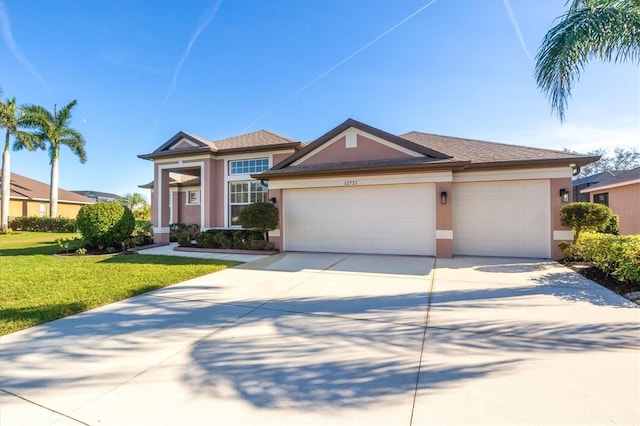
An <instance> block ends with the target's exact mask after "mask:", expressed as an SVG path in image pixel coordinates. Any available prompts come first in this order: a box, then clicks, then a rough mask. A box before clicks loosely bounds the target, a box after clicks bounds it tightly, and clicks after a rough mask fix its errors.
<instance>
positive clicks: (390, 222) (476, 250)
mask: <svg viewBox="0 0 640 426" xmlns="http://www.w3.org/2000/svg"><path fill="white" fill-rule="evenodd" d="M283 199H284V200H283V201H284V203H283V205H284V211H283V216H284V226H283V232H284V238H285V240H284V249H285V250H287V251H313V252H340V253H381V254H413V255H427V256H433V255H435V251H436V250H435V242H436V239H435V230H436V218H435V209H436V205H435V203H436V200H439V196H438V197H436V191H435V184H412V185H372V186H356V187H332V188H304V189H286V190H284V193H283ZM438 202H439V201H438ZM448 202H450V203H451V205H452V211H453V236H454V239H453V253H454V254H458V255H480V256H515V257H538V258H542V257H549V248H550V243H549V238H550V231H549V202H550V201H549V182H548V181H546V180H539V181H536V180H526V181H508V182H473V183H454V184H453V189H452V194H451V195H450V198H449V201H448Z"/></svg>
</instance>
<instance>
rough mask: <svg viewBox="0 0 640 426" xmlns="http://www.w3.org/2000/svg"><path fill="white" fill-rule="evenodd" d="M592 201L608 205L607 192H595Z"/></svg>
mask: <svg viewBox="0 0 640 426" xmlns="http://www.w3.org/2000/svg"><path fill="white" fill-rule="evenodd" d="M593 202H594V203H598V204H604V205H605V206H608V205H609V193H608V192H605V193H604V194H595V195H594V196H593Z"/></svg>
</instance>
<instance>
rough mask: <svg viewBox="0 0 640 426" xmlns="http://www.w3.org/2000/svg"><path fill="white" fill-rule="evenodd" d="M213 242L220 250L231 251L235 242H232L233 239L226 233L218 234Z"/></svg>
mask: <svg viewBox="0 0 640 426" xmlns="http://www.w3.org/2000/svg"><path fill="white" fill-rule="evenodd" d="M213 240H214V241H215V242H216V244H217V245H218V247H220V248H223V249H230V248H231V247H233V241H232V240H231V238H229V236H228V235H227V232H226V231H221V232H218V233H216V234H215V235H214V236H213Z"/></svg>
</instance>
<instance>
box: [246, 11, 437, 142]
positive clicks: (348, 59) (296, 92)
mask: <svg viewBox="0 0 640 426" xmlns="http://www.w3.org/2000/svg"><path fill="white" fill-rule="evenodd" d="M436 1H437V0H431V1H430V2H428V3H427V4H425V5H424V6H422V7H421V8H419V9H418V10H416V11H415V12H413V13H412V14H410V15H409V16H407V17H406V18H404V19H402V20H401V21H400V22H398V23H397V24H395V25H394V26H392V27H391V28H389V29H388V30H386V31H385V32H383V33H382V34H380V35H379V36H377V37H376V38H374V39H373V40H371V41H369V42H368V43H366V44H365V45H363V46H362V47H361V48H359V49H358V50H356V51H355V52H353V53H351V54H350V55H348V56H347V57H346V58H344V59H342V60H341V61H340V62H338V63H337V64H335V65H333V66H332V67H330V68H329V69H327V70H326V71H324V72H323V73H321V74H320V75H318V76H317V77H315V78H314V79H312V80H311V81H309V82H308V83H306V84H305V85H303V86H302V87H300V88H299V89H297V90H295V91H294V92H292V93H291V94H290V95H289V96H287V97H286V98H284V99H282V100H281V101H280V102H278V103H277V104H276V106H279V105H282V104H284V103H285V102H288V101H290V100H291V99H293V98H294V97H296V96H298V95H299V94H300V93H302V92H304V91H305V90H306V89H308V88H309V87H311V86H312V85H314V84H315V83H317V82H318V81H319V80H321V79H323V78H324V77H326V76H327V75H329V74H331V73H332V72H333V71H335V70H336V69H337V68H339V67H340V66H342V65H344V64H345V63H347V62H348V61H350V60H351V59H353V58H354V57H355V56H357V55H359V54H360V53H362V52H363V51H364V50H366V49H368V48H369V47H371V46H372V45H374V44H375V43H376V42H378V41H380V39H382V38H383V37H385V36H387V35H388V34H389V33H391V32H393V31H395V30H396V29H397V28H398V27H400V26H401V25H402V24H404V23H405V22H407V21H408V20H410V19H411V18H413V17H415V16H416V15H417V14H419V13H420V12H422V11H423V10H425V9H426V8H428V7H429V6H431V5H432V4H434V3H435V2H436ZM274 108H275V107H274ZM272 112H273V108H272V109H271V110H269V111H267V112H264V113H262V115H260V117H258V118H256V119H255V120H253V121H252V122H251V123H249V124H248V125H247V126H246V127H245V128H244V129H242V131H241V132H242V133H244V132H246V131H247V130H249V129H250V128H251V127H253V126H254V125H256V124H257V123H258V122H260V121H262V119H264V118H265V117H267V116H268V115H269V114H271V113H272Z"/></svg>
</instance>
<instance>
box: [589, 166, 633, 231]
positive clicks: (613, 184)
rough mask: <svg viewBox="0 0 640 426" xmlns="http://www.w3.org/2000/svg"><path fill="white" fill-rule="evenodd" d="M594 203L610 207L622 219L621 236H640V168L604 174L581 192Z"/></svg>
mask: <svg viewBox="0 0 640 426" xmlns="http://www.w3.org/2000/svg"><path fill="white" fill-rule="evenodd" d="M580 192H581V193H582V194H586V195H587V196H588V197H589V201H591V202H593V203H601V204H605V205H607V206H609V207H610V208H611V210H613V212H614V213H615V214H617V215H618V217H619V218H620V234H623V235H635V234H640V167H636V168H635V169H632V170H616V171H613V172H604V173H601V174H600V175H599V176H598V179H597V183H595V184H594V185H591V186H587V187H586V188H584V189H582V190H581V191H580Z"/></svg>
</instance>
